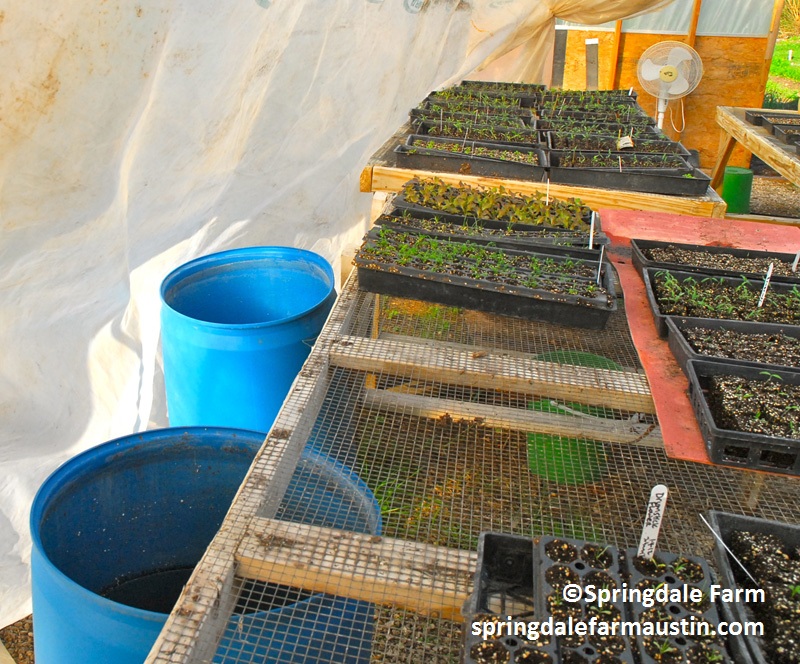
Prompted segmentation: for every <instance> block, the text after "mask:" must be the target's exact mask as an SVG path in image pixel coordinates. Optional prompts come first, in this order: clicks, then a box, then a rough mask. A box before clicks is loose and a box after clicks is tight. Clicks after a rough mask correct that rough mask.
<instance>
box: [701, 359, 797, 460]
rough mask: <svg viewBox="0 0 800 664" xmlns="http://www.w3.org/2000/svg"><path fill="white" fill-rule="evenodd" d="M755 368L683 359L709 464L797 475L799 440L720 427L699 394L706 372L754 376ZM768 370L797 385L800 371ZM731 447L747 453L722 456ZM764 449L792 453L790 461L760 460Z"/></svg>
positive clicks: (772, 451)
mask: <svg viewBox="0 0 800 664" xmlns="http://www.w3.org/2000/svg"><path fill="white" fill-rule="evenodd" d="M759 371H760V369H758V368H754V367H743V366H739V365H730V364H723V363H720V362H707V361H704V360H689V361H688V362H687V377H688V379H689V401H691V403H692V409H693V410H694V413H695V417H696V419H697V423H698V425H699V426H700V432H701V433H702V435H703V439H704V440H705V443H706V449H707V451H708V455H709V458H710V459H711V461H712V462H713V463H716V464H719V465H724V466H732V467H736V468H750V469H753V470H764V471H768V472H772V473H781V474H785V475H800V440H792V439H790V438H779V437H777V436H766V435H763V434H755V433H747V432H744V431H733V430H730V429H721V428H719V427H718V426H717V425H716V423H715V422H714V418H713V417H712V415H711V410H710V409H709V407H708V403H707V401H706V399H705V397H704V396H703V389H702V386H701V384H700V377H701V376H704V375H706V374H707V373H708V372H711V373H716V374H720V373H723V374H725V375H739V376H741V375H745V376H748V375H749V376H751V377H753V378H757V377H758V372H759ZM772 373H776V374H778V375H779V376H781V379H782V380H784V381H785V380H786V379H787V378H791V379H793V380H792V382H793V383H795V382H796V383H797V384H800V370H795V371H780V370H775V371H773V372H772ZM732 446H736V447H737V448H740V449H741V450H743V451H747V456H746V457H745V456H743V455H742V456H741V457H738V456H737V457H736V459H733V458H730V457H729V456H725V450H726V449H730V448H731V447H732ZM764 452H767V453H775V454H782V455H793V459H792V461H791V464H787V465H785V466H775V465H773V464H769V463H766V462H764V461H763V453H764Z"/></svg>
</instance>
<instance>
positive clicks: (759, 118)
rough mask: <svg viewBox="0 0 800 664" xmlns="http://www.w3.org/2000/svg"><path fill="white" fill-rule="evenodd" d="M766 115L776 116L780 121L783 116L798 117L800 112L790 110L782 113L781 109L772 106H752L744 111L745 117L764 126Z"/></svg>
mask: <svg viewBox="0 0 800 664" xmlns="http://www.w3.org/2000/svg"><path fill="white" fill-rule="evenodd" d="M764 117H768V118H775V119H776V120H777V121H778V122H780V120H781V119H783V118H796V117H798V113H796V112H790V111H789V112H785V113H782V112H781V111H778V110H775V109H771V108H751V109H749V110H747V111H745V112H744V119H745V120H746V121H747V122H749V123H750V124H753V125H756V126H757V127H760V126H762V123H763V118H764Z"/></svg>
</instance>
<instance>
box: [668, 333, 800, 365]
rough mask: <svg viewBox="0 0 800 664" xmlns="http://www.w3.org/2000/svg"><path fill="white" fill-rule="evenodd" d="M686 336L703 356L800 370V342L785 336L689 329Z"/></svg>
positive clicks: (690, 343)
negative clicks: (792, 367)
mask: <svg viewBox="0 0 800 664" xmlns="http://www.w3.org/2000/svg"><path fill="white" fill-rule="evenodd" d="M683 334H684V336H685V337H686V340H687V341H688V342H689V345H690V346H691V347H692V348H693V349H694V350H695V351H696V352H697V353H699V354H701V355H709V356H711V357H729V358H731V359H734V360H748V361H752V362H761V363H763V364H775V365H780V366H794V367H800V339H798V338H796V337H790V336H787V335H785V334H742V333H741V332H735V331H733V330H715V329H709V328H704V327H695V328H687V329H685V330H683Z"/></svg>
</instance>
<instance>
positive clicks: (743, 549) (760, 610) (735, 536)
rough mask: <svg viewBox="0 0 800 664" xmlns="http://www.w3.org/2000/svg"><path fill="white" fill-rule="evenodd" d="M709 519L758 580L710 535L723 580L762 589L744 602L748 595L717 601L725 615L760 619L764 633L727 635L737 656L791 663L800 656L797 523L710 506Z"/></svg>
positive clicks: (729, 585) (799, 537)
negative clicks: (762, 598)
mask: <svg viewBox="0 0 800 664" xmlns="http://www.w3.org/2000/svg"><path fill="white" fill-rule="evenodd" d="M708 520H709V524H710V525H711V527H712V528H713V529H714V532H715V533H716V534H717V536H718V537H719V538H720V539H721V540H722V542H724V543H725V545H726V546H727V547H728V549H730V550H731V551H732V552H733V554H734V555H735V556H736V557H737V558H738V559H739V560H740V561H741V563H742V564H743V565H744V566H745V568H746V569H747V572H749V574H750V576H752V577H753V578H754V579H755V581H756V582H757V584H758V585H757V586H756V584H754V583H753V580H751V579H750V578H749V577H748V574H747V573H746V572H745V571H744V570H743V569H742V568H741V566H740V565H739V564H738V563H737V562H736V561H735V560H734V559H733V558H732V557H731V556H730V554H729V553H728V551H726V550H725V548H724V547H723V546H722V544H720V542H719V540H715V547H714V559H715V561H716V564H717V569H718V570H719V573H720V577H721V581H722V584H723V586H724V587H726V588H729V589H732V590H738V591H742V592H747V591H751V590H754V589H761V590H763V591H764V595H765V599H766V601H765V602H760V601H753V602H747V601H746V600H747V599H748V598H747V596H746V595H740V596H739V597H738V598H736V597H734V599H735V600H736V601H731V602H726V603H723V604H722V605H721V606H722V609H723V614H724V617H725V618H726V620H728V621H736V622H740V623H745V622H748V621H754V620H755V621H761V622H763V623H764V627H765V632H766V634H765V636H764V637H756V636H747V637H743V636H731V637H730V639H729V640H730V644H731V649H732V650H733V653H734V655H735V657H736V662H737V663H738V662H744V663H748V662H754V663H755V664H796V663H797V662H798V661H800V619H799V617H800V526H797V525H793V524H788V523H782V522H779V521H770V520H767V519H759V518H755V517H748V516H740V515H738V514H729V513H726V512H718V511H711V512H710V513H709V519H708ZM750 599H757V598H756V597H754V596H751V597H750Z"/></svg>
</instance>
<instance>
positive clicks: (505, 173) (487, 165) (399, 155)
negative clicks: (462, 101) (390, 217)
mask: <svg viewBox="0 0 800 664" xmlns="http://www.w3.org/2000/svg"><path fill="white" fill-rule="evenodd" d="M416 140H422V141H424V142H425V144H426V145H439V144H443V143H459V144H463V145H464V147H465V148H486V149H490V150H498V149H504V148H503V146H499V145H498V144H496V143H484V142H482V141H459V140H458V139H452V138H438V137H436V136H420V135H417V134H410V135H409V136H408V138H407V139H406V142H405V143H404V144H402V145H398V146H397V147H396V148H395V150H394V152H395V156H396V159H397V165H398V166H399V167H400V168H409V169H414V170H424V171H434V172H446V173H462V174H472V175H484V176H491V177H502V178H511V179H517V180H533V181H534V182H541V181H542V180H543V179H544V177H545V174H546V172H547V155H546V154H545V152H544V151H543V150H541V149H540V148H533V147H528V146H523V145H516V146H514V147H513V151H514V152H521V153H525V154H534V155H536V158H537V161H538V163H537V164H535V165H534V164H526V163H521V162H516V161H511V160H503V159H497V158H493V157H478V156H472V155H470V154H466V153H459V152H449V151H447V150H444V149H438V148H436V147H415V146H414V145H413V143H414V141H416Z"/></svg>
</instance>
